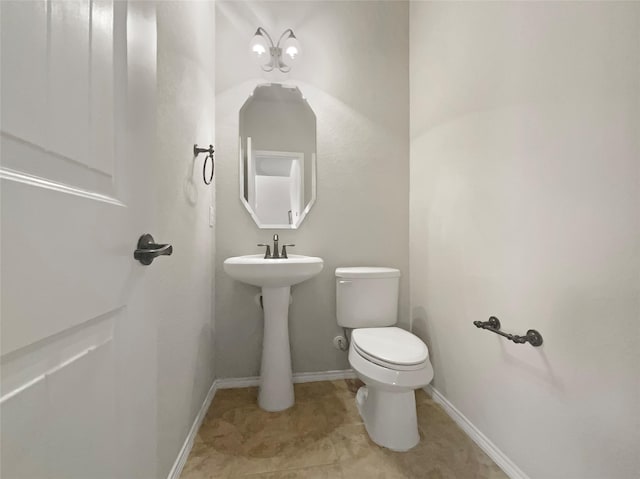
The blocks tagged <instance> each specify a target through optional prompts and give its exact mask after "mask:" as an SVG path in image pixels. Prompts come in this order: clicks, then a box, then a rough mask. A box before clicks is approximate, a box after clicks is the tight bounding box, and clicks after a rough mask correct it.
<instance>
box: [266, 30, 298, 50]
mask: <svg viewBox="0 0 640 479" xmlns="http://www.w3.org/2000/svg"><path fill="white" fill-rule="evenodd" d="M260 28H262V27H260ZM287 33H290V34H291V36H292V37H293V38H296V35H295V34H294V33H293V30H291V29H290V28H287V29H286V30H285V31H284V32H282V35H280V38H278V43H277V44H276V47H278V48H280V42H281V41H282V39H283V38H284V36H285V35H286V34H287Z"/></svg>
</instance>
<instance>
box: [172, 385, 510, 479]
mask: <svg viewBox="0 0 640 479" xmlns="http://www.w3.org/2000/svg"><path fill="white" fill-rule="evenodd" d="M359 386H360V384H359V383H358V382H356V381H352V380H347V381H327V382H316V383H303V384H296V385H295V394H296V404H295V405H294V406H293V407H292V408H290V409H288V410H286V411H282V412H277V413H269V412H265V411H262V410H261V409H260V408H259V407H258V405H257V403H256V397H257V389H256V388H245V389H223V390H220V391H218V392H217V393H216V396H215V398H214V400H213V403H212V404H211V407H210V409H209V411H208V413H207V416H206V418H205V420H204V422H203V424H202V427H201V428H200V431H199V432H198V435H197V437H196V439H195V442H194V446H193V449H192V451H191V454H190V456H189V459H188V460H187V463H186V465H185V467H184V470H183V472H182V475H181V479H214V478H224V479H231V478H246V479H285V478H286V479H301V478H305V479H334V478H335V479H343V478H344V479H348V478H356V479H360V478H363V479H365V478H366V479H369V478H371V479H375V478H380V479H386V478H388V479H400V478H402V479H407V478H410V479H414V478H415V479H418V478H430V479H431V478H432V479H507V476H506V475H505V474H504V473H503V472H502V471H501V470H500V469H499V468H498V466H496V465H495V464H494V463H493V461H492V460H491V459H490V458H489V457H488V456H487V455H486V454H485V453H484V452H482V450H480V448H478V446H476V445H475V444H474V442H473V441H472V440H471V439H469V437H468V436H466V434H465V433H464V432H463V431H462V430H461V429H460V428H459V427H458V426H457V425H456V424H455V423H454V422H453V421H452V420H451V419H450V418H449V417H448V416H447V414H446V413H445V412H444V411H443V410H442V408H440V406H438V405H437V404H435V403H434V402H433V401H432V400H431V399H430V398H429V397H428V396H427V395H426V394H425V393H424V392H423V391H418V392H417V393H416V403H417V408H418V422H419V429H420V437H421V440H420V444H419V445H418V446H416V447H415V448H414V449H412V450H411V451H409V452H405V453H398V452H392V451H389V450H387V449H384V448H381V447H379V446H377V445H376V444H374V443H373V442H371V440H370V439H369V437H368V436H367V432H366V431H365V428H364V425H363V424H362V420H361V419H360V415H359V414H358V411H357V409H356V405H355V393H356V391H357V389H358V387H359Z"/></svg>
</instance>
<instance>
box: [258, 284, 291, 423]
mask: <svg viewBox="0 0 640 479" xmlns="http://www.w3.org/2000/svg"><path fill="white" fill-rule="evenodd" d="M290 290H291V287H290V286H283V287H278V288H267V287H263V288H262V307H263V309H264V336H263V339H262V365H261V366H260V392H259V393H258V405H259V406H260V407H261V408H262V409H264V410H265V411H282V410H283V409H287V408H289V407H291V406H293V402H294V396H293V374H292V372H291V350H290V346H289V294H290Z"/></svg>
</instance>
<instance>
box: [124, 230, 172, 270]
mask: <svg viewBox="0 0 640 479" xmlns="http://www.w3.org/2000/svg"><path fill="white" fill-rule="evenodd" d="M171 253H173V246H171V245H170V244H158V243H156V242H155V241H154V239H153V236H151V235H150V234H149V233H145V234H143V235H142V236H140V239H139V240H138V249H136V250H135V251H134V252H133V257H134V258H135V259H137V260H138V261H140V262H141V263H142V264H144V265H150V264H151V263H153V258H156V257H158V256H171Z"/></svg>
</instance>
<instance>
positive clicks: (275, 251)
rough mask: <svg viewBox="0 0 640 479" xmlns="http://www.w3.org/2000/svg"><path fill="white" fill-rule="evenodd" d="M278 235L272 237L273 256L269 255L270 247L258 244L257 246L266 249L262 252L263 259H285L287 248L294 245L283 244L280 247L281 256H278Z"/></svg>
mask: <svg viewBox="0 0 640 479" xmlns="http://www.w3.org/2000/svg"><path fill="white" fill-rule="evenodd" d="M279 239H280V238H278V235H277V234H275V235H273V255H272V254H271V246H269V245H268V244H265V243H258V246H266V247H267V249H266V251H265V252H264V259H281V258H282V259H287V258H288V256H287V246H290V247H293V246H295V245H294V244H283V245H282V254H280V250H279V248H278V241H279Z"/></svg>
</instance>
